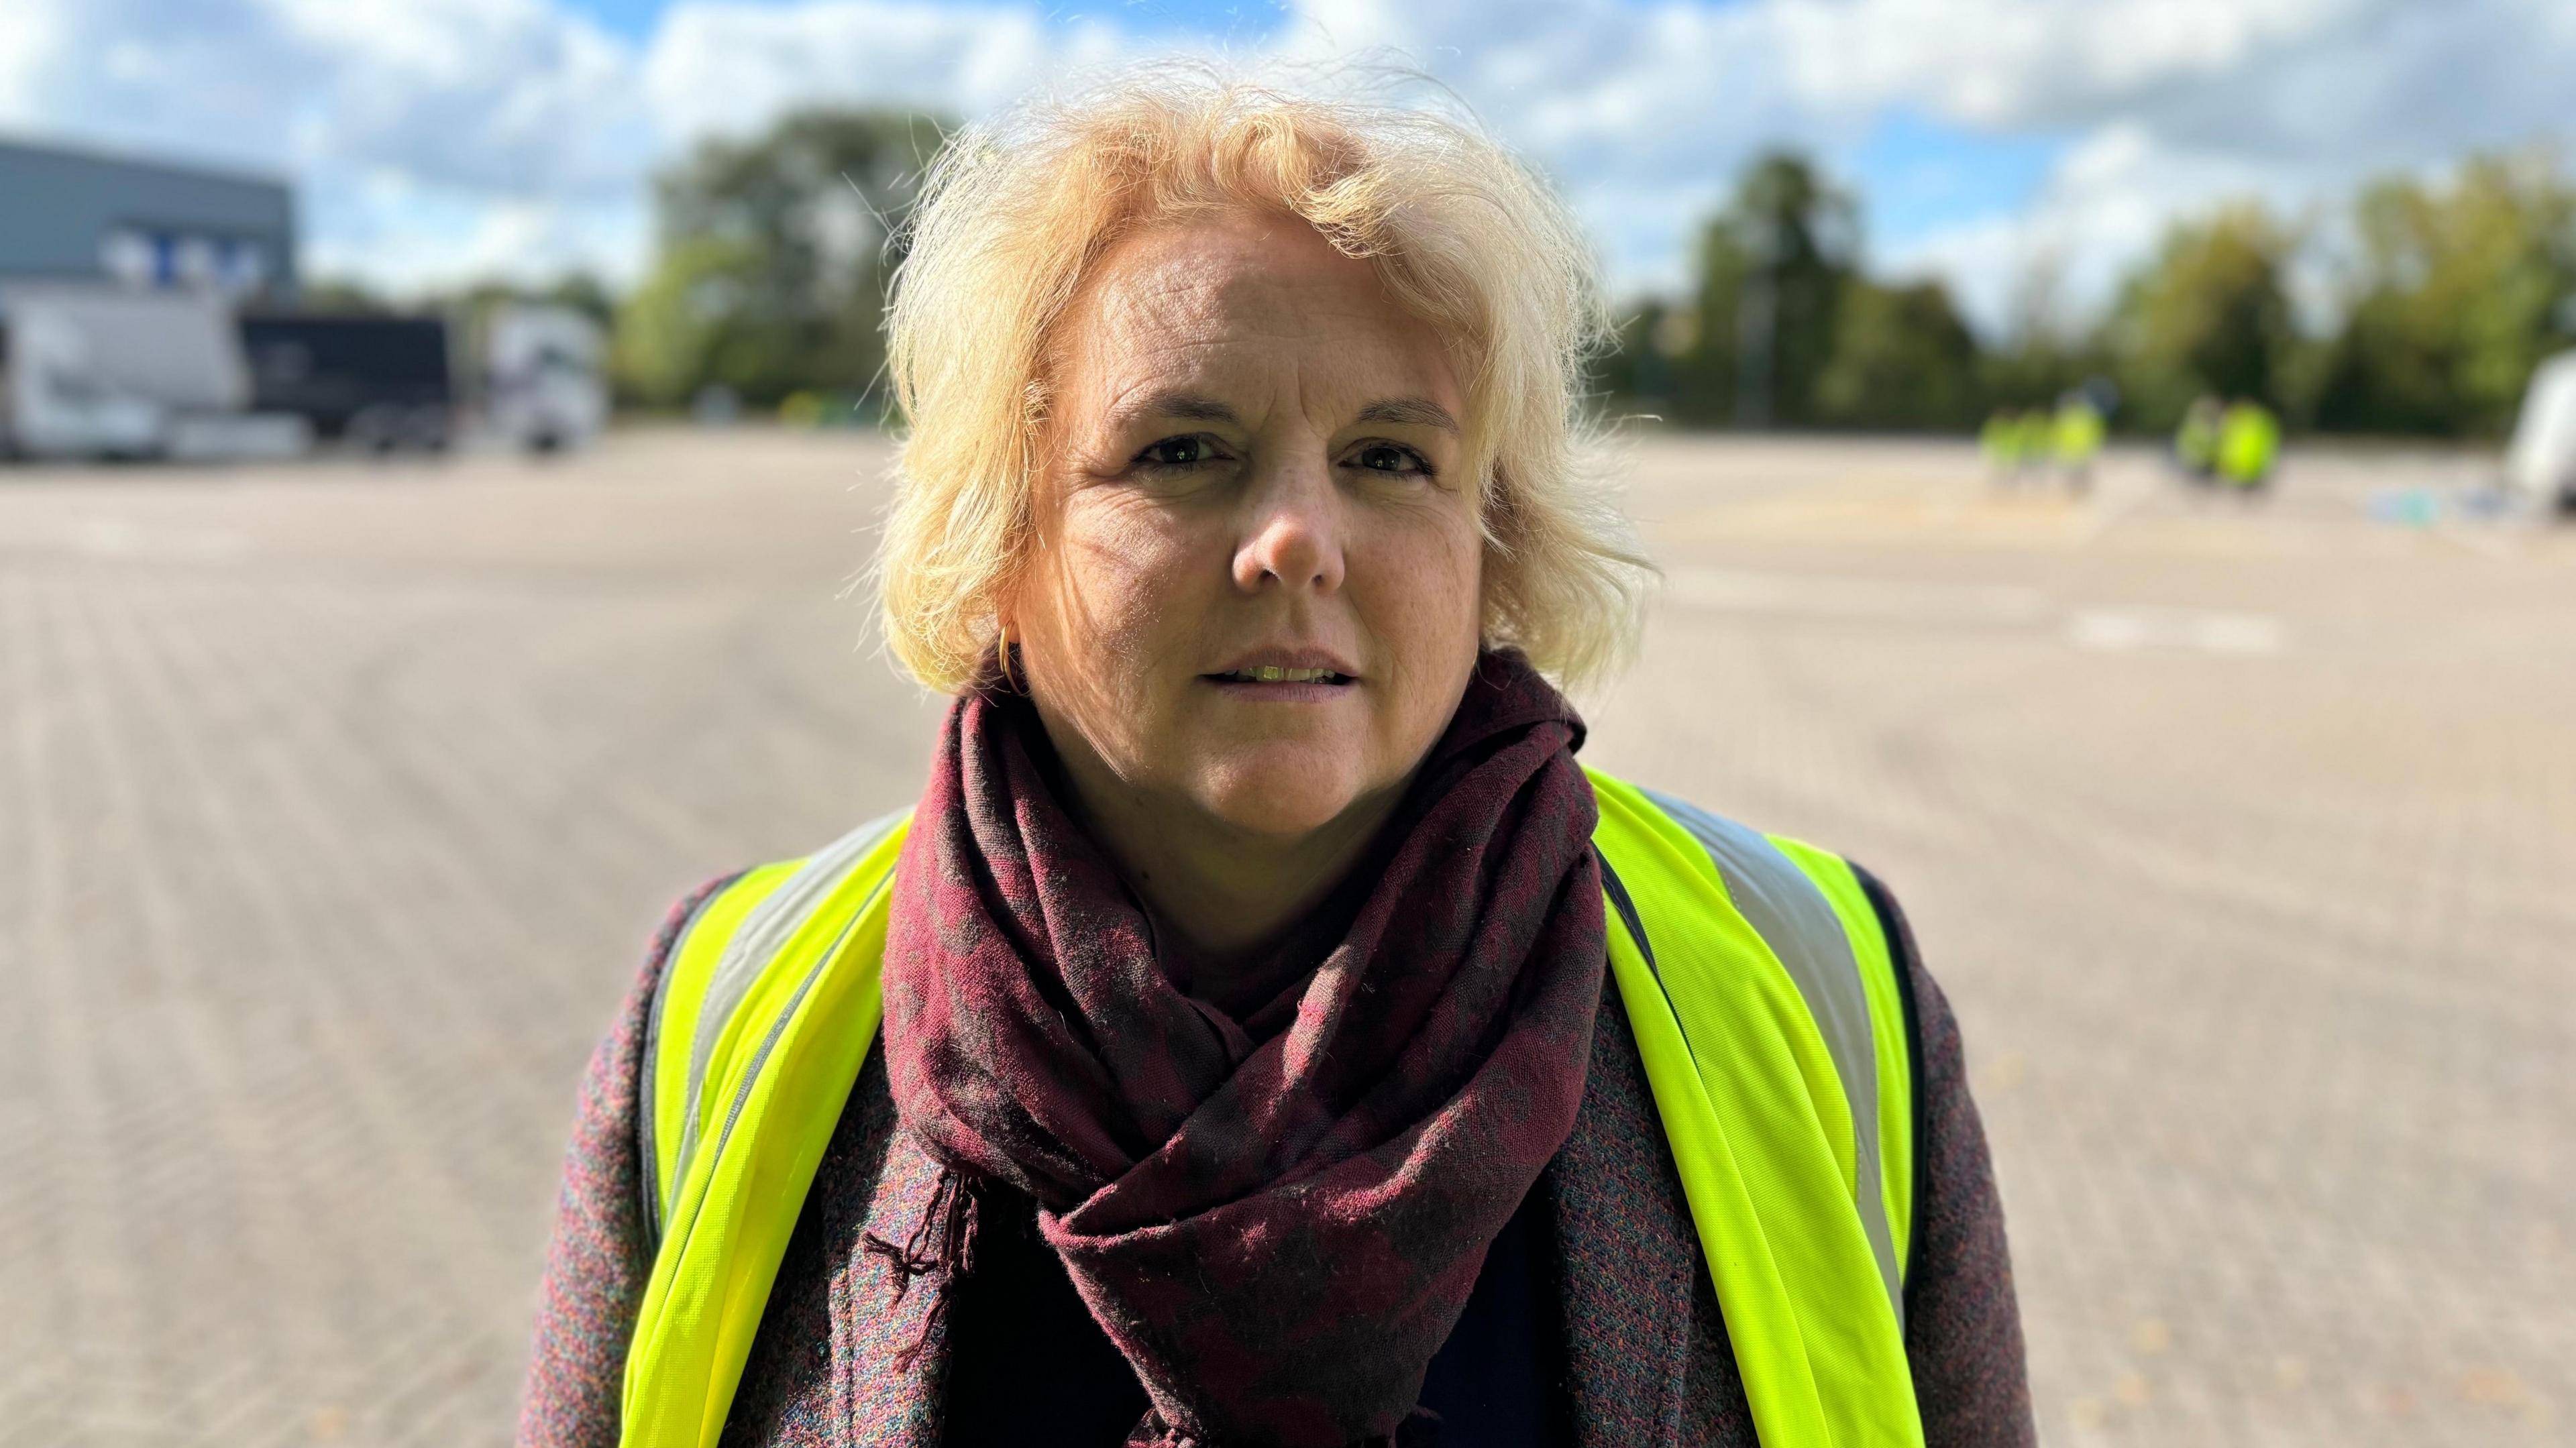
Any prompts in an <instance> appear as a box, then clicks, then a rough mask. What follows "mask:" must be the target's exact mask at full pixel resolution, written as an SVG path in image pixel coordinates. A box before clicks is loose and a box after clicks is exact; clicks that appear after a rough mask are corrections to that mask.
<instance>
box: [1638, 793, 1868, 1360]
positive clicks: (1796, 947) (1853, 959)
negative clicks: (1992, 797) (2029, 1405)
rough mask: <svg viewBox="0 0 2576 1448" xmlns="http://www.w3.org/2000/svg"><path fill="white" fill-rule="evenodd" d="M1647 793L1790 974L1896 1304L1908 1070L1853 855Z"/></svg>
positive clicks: (1866, 1216) (1863, 1217)
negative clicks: (1825, 1067) (1836, 1093)
mask: <svg viewBox="0 0 2576 1448" xmlns="http://www.w3.org/2000/svg"><path fill="white" fill-rule="evenodd" d="M1638 793H1640V794H1642V795H1644V796H1645V797H1646V798H1647V799H1648V800H1650V801H1652V802H1653V803H1654V804H1655V805H1656V807H1658V808H1660V809H1661V810H1662V811H1663V812H1664V813H1665V814H1666V815H1667V816H1669V817H1670V818H1671V819H1672V820H1673V821H1674V822H1675V823H1676V824H1679V825H1680V826H1681V827H1682V828H1683V829H1685V830H1687V831H1689V832H1690V834H1691V836H1692V838H1694V839H1696V840H1698V841H1699V842H1700V844H1701V845H1702V846H1703V847H1704V848H1706V849H1707V851H1708V856H1709V862H1710V863H1711V864H1712V865H1714V866H1716V868H1717V873H1718V878H1719V880H1720V882H1721V883H1722V884H1723V885H1724V886H1725V889H1726V894H1727V898H1728V899H1729V900H1730V901H1732V902H1733V903H1734V905H1735V908H1736V909H1738V910H1740V911H1742V912H1743V913H1744V918H1745V920H1746V921H1747V922H1748V923H1750V924H1751V925H1752V926H1753V928H1754V931H1755V932H1756V933H1757V934H1759V935H1760V936H1761V937H1762V939H1763V942H1764V943H1765V944H1767V945H1769V946H1770V947H1771V950H1772V953H1773V954H1775V955H1777V956H1778V957H1779V959H1780V964H1781V966H1782V968H1784V969H1786V970H1787V971H1788V972H1789V977H1790V979H1791V980H1793V981H1794V982H1796V984H1797V987H1798V994H1799V995H1800V996H1801V997H1803V998H1804V999H1805V1001H1806V1003H1807V1013H1808V1014H1809V1015H1811V1016H1813V1017H1815V1020H1816V1027H1817V1029H1818V1031H1820V1032H1821V1033H1822V1034H1823V1037H1824V1043H1825V1049H1826V1050H1827V1051H1828V1052H1830V1053H1831V1054H1832V1056H1833V1059H1834V1072H1835V1074H1836V1076H1838V1077H1839V1078H1840V1079H1841V1081H1842V1085H1843V1097H1844V1100H1845V1101H1846V1103H1848V1105H1849V1106H1850V1108H1851V1116H1852V1121H1853V1123H1854V1130H1855V1133H1856V1141H1855V1145H1856V1147H1857V1148H1858V1149H1857V1150H1856V1151H1855V1153H1854V1160H1855V1164H1856V1166H1857V1168H1858V1172H1857V1176H1858V1180H1857V1183H1856V1186H1857V1189H1858V1191H1859V1192H1860V1193H1861V1194H1862V1200H1863V1201H1864V1202H1867V1203H1873V1204H1875V1205H1874V1209H1871V1210H1865V1211H1864V1212H1863V1213H1862V1219H1863V1224H1864V1225H1865V1226H1866V1227H1868V1229H1869V1232H1870V1248H1871V1250H1872V1252H1873V1253H1874V1254H1876V1256H1877V1257H1878V1259H1879V1272H1880V1275H1881V1276H1882V1277H1884V1278H1885V1279H1886V1281H1887V1284H1888V1290H1889V1293H1890V1295H1891V1297H1892V1298H1893V1300H1894V1301H1895V1303H1896V1306H1897V1320H1898V1321H1899V1322H1900V1323H1902V1322H1903V1320H1904V1316H1905V1300H1904V1294H1903V1291H1902V1289H1903V1286H1904V1281H1905V1269H1906V1264H1907V1262H1908V1261H1909V1260H1910V1258H1909V1255H1908V1252H1909V1248H1910V1246H1911V1240H1910V1239H1911V1236H1912V1227H1913V1218H1914V1102H1913V1089H1912V1088H1913V1081H1914V1078H1915V1075H1916V1072H1915V1070H1914V1063H1913V1060H1912V1054H1913V1047H1912V1044H1911V1039H1912V1038H1911V1036H1910V1034H1909V1033H1908V1032H1907V1030H1906V1026H1905V1021H1906V1011H1905V1008H1904V1004H1903V999H1904V996H1905V995H1906V994H1907V993H1908V992H1907V988H1906V983H1905V981H1904V979H1903V978H1902V976H1901V974H1900V970H1901V962H1900V961H1899V960H1898V958H1897V954H1896V952H1895V950H1894V949H1893V948H1892V947H1891V943H1890V942H1889V940H1888V938H1887V933H1886V931H1885V929H1884V928H1883V927H1882V926H1881V924H1880V922H1879V919H1878V914H1877V911H1876V909H1875V908H1874V907H1873V906H1872V905H1871V904H1870V903H1869V899H1868V896H1867V894H1866V893H1865V892H1864V891H1863V889H1862V887H1861V883H1860V877H1859V875H1858V874H1857V872H1855V871H1854V870H1853V868H1852V866H1851V864H1850V862H1848V861H1846V860H1844V859H1843V858H1842V857H1841V856H1839V855H1835V854H1831V853H1829V852H1827V851H1824V850H1820V849H1818V848H1816V847H1815V846H1813V845H1810V844H1806V843H1804V842H1803V841H1799V840H1794V839H1791V838H1789V837H1788V836H1786V835H1766V834H1763V833H1761V832H1759V831H1757V830H1755V829H1753V828H1751V827H1750V826H1747V825H1741V824H1738V823H1736V822H1735V821H1733V820H1730V819H1726V818H1724V817H1723V816H1720V815H1715V814H1711V813H1709V812H1708V811H1707V810H1704V809H1701V808H1700V807H1699V806H1697V805H1694V804H1690V803H1688V802H1686V801H1683V800H1679V799H1675V798H1673V797H1672V796H1671V795H1668V794H1664V793H1661V792H1659V791H1656V790H1649V789H1641V790H1639V791H1638Z"/></svg>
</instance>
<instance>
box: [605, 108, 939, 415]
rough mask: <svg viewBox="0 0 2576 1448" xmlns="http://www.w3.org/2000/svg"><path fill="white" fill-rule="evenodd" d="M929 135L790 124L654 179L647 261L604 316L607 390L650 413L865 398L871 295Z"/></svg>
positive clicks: (873, 316) (879, 362) (891, 128)
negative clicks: (820, 392) (611, 375)
mask: <svg viewBox="0 0 2576 1448" xmlns="http://www.w3.org/2000/svg"><path fill="white" fill-rule="evenodd" d="M940 129H941V128H940V127H939V125H938V124H937V123H936V122H934V121H931V120H929V119H927V118H924V117H920V116H913V115H905V114H897V113H890V112H882V111H831V110H808V111H800V112H797V113H795V114H792V115H789V116H787V117H786V118H785V119H783V120H781V121H780V122H779V123H778V124H777V125H776V126H774V127H772V128H771V129H770V130H769V131H768V132H767V133H766V134H764V135H761V136H758V137H755V138H753V139H750V140H747V141H710V142H707V143H705V144H704V145H702V146H700V147H699V148H698V150H697V151H696V152H695V153H694V154H693V155H692V156H690V157H689V158H688V159H687V160H686V161H684V162H682V163H681V164H680V165H678V166H677V167H675V168H673V169H672V170H671V171H669V172H667V173H665V174H664V175H663V176H662V177H661V178H660V179H659V181H658V182H657V184H656V188H655V202H656V210H657V221H658V231H659V236H660V249H659V255H658V257H657V259H656V262H655V265H654V269H653V271H652V273H651V274H650V275H649V276H648V277H647V278H646V279H645V281H644V283H643V284H642V285H641V286H639V287H638V288H637V289H636V291H635V293H634V295H633V296H632V297H630V298H629V299H628V300H627V303H626V305H625V306H624V307H623V308H621V309H620V315H619V318H618V322H619V326H618V331H619V336H618V346H617V364H618V374H619V378H620V380H621V382H622V383H623V384H624V385H625V386H626V387H627V388H628V389H629V390H630V391H631V392H632V393H633V394H635V395H637V396H639V397H641V398H642V399H644V400H646V401H648V402H653V403H657V404H664V405H667V404H671V403H676V402H679V401H681V400H683V399H685V398H687V397H688V396H689V395H691V394H692V393H694V392H696V391H697V390H698V389H699V388H701V387H703V386H706V385H709V384H717V385H722V386H725V387H728V388H731V389H732V390H733V391H735V392H736V393H737V394H739V395H740V396H742V397H743V398H744V399H745V400H746V401H749V402H754V403H762V404H766V403H772V402H775V401H777V400H778V399H779V398H780V397H783V396H785V395H786V394H787V393H789V392H792V391H796V390H798V389H800V388H817V389H829V390H847V391H854V392H861V393H865V392H867V391H868V390H870V389H871V388H872V387H873V386H874V385H875V383H876V381H877V377H878V372H879V370H880V368H881V367H882V366H883V364H884V361H885V345H884V338H883V335H882V330H881V328H882V324H883V319H884V311H885V288H886V283H887V280H888V279H889V277H890V276H891V275H892V273H893V268H894V266H895V264H896V263H897V262H898V261H899V259H900V258H899V257H898V256H897V255H896V254H895V252H896V249H897V248H899V247H900V246H901V244H902V238H903V235H904V231H903V222H904V219H905V217H906V216H907V215H908V213H909V210H910V207H911V204H912V199H913V194H914V182H915V180H916V178H917V177H918V176H919V175H920V174H921V172H922V170H923V169H924V168H925V167H926V166H927V165H928V163H929V160H930V157H931V155H932V153H933V152H934V151H935V150H936V149H937V147H938V145H939V141H940Z"/></svg>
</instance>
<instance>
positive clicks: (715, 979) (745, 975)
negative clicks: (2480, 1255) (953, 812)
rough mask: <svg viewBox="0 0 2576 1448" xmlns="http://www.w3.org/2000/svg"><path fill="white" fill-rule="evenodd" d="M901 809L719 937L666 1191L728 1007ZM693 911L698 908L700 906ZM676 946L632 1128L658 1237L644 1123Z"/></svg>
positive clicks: (699, 1127) (682, 1171)
mask: <svg viewBox="0 0 2576 1448" xmlns="http://www.w3.org/2000/svg"><path fill="white" fill-rule="evenodd" d="M905 813H906V812H905V811H903V810H896V811H895V812H893V813H892V814H886V815H880V816H878V817H877V818H875V819H872V820H870V821H868V822H867V823H866V824H863V825H861V826H859V827H858V828H857V829H854V830H852V831H850V832H849V833H848V834H846V835H843V836H841V837H840V838H839V839H837V840H834V841H833V842H832V843H830V844H828V845H825V846H824V847H823V848H822V849H820V850H817V851H815V852H814V853H813V854H812V855H810V856H808V857H807V858H806V861H805V863H804V864H802V865H800V866H798V867H797V869H796V872H795V873H794V874H792V875H789V876H788V877H787V878H786V879H785V880H784V881H782V882H780V884H779V886H778V888H777V889H775V890H772V891H770V892H769V894H768V895H766V896H764V897H762V899H761V901H760V903H759V904H757V905H754V906H753V907H751V910H750V912H749V913H748V914H746V915H744V916H743V920H742V925H741V928H739V929H737V930H736V931H734V934H733V939H731V940H729V941H727V942H725V950H724V954H723V955H722V956H720V957H718V958H717V960H716V967H715V969H714V971H712V972H711V973H709V975H708V977H707V994H706V999H705V1000H704V1001H702V1002H701V1003H700V1004H699V1006H698V1023H697V1030H696V1032H695V1034H694V1035H693V1037H692V1038H691V1040H690V1042H689V1072H688V1076H687V1078H686V1080H687V1090H686V1094H685V1098H684V1100H685V1105H686V1107H687V1114H686V1115H685V1116H684V1117H682V1119H681V1126H680V1145H679V1151H678V1153H677V1154H676V1155H675V1156H674V1157H673V1158H672V1162H673V1165H672V1169H671V1189H672V1190H673V1191H677V1190H679V1185H680V1183H682V1182H684V1181H686V1180H688V1177H689V1157H690V1156H691V1154H692V1153H693V1152H695V1151H696V1149H697V1145H698V1141H699V1138H700V1137H701V1136H702V1135H703V1134H704V1129H705V1124H704V1123H703V1122H701V1121H700V1120H699V1119H698V1109H699V1100H698V1098H699V1096H700V1095H701V1094H703V1093H702V1092H701V1090H700V1087H701V1085H702V1084H703V1083H704V1082H705V1080H706V1075H707V1062H708V1061H709V1059H711V1058H712V1057H713V1056H714V1054H715V1048H716V1042H717V1040H718V1039H720V1038H721V1037H722V1036H723V1035H724V1028H725V1024H726V1023H727V1022H728V1021H730V1020H732V1019H733V1013H734V1009H735V1007H737V1006H740V1005H741V1004H742V998H743V997H744V996H746V995H749V994H750V993H751V988H752V986H753V984H754V983H756V982H757V981H758V980H759V979H760V977H761V973H762V972H763V971H765V970H767V969H768V968H769V962H770V961H771V960H772V959H773V958H775V957H776V956H777V954H778V952H779V950H780V949H781V948H782V947H784V946H785V945H786V944H787V940H788V937H790V936H792V935H794V934H795V933H796V930H797V927H798V926H801V925H803V924H804V923H805V917H806V916H807V915H809V914H811V913H812V912H813V909H814V907H815V906H816V905H817V904H819V903H821V901H822V900H823V899H824V897H825V896H827V895H829V894H830V893H831V892H832V890H833V889H834V888H835V887H836V886H838V885H839V884H840V883H841V877H842V876H844V875H847V874H848V873H849V872H850V870H851V868H852V867H854V866H856V865H857V864H858V862H859V861H860V860H862V859H865V858H866V857H867V855H868V852H869V851H871V850H873V849H875V848H876V847H877V845H878V844H879V843H880V842H882V841H883V840H884V839H885V837H886V834H887V833H888V832H889V831H891V830H892V829H893V828H894V827H895V826H896V825H898V824H900V823H902V822H903V818H904V815H905ZM699 908H700V909H701V910H703V909H704V908H705V907H704V906H703V905H702V906H700V907H699ZM690 924H691V925H692V926H695V924H696V921H694V920H692V921H691V922H690ZM682 943H685V936H684V937H683V939H682V941H681V942H675V943H674V944H673V946H672V949H671V954H670V955H669V956H668V957H667V958H666V959H665V960H664V961H663V963H662V979H661V981H660V982H658V983H656V986H655V991H654V994H655V1000H654V1005H653V1015H652V1020H651V1024H650V1025H649V1026H648V1027H647V1031H646V1036H645V1057H644V1071H643V1078H642V1082H641V1087H640V1094H641V1097H642V1116H643V1120H644V1122H645V1123H646V1124H645V1125H643V1126H642V1127H641V1128H640V1129H639V1131H638V1133H637V1138H638V1140H639V1141H640V1142H641V1143H643V1146H644V1150H645V1156H644V1177H645V1184H646V1192H647V1194H648V1195H649V1196H652V1197H654V1198H655V1199H656V1209H655V1211H654V1212H653V1213H652V1214H651V1215H650V1216H649V1217H648V1218H647V1221H646V1226H647V1227H648V1228H650V1229H651V1232H652V1235H653V1236H654V1238H656V1239H657V1240H658V1239H659V1238H660V1236H661V1218H662V1215H663V1212H664V1211H665V1210H666V1209H667V1206H666V1204H663V1203H661V1202H659V1200H658V1199H659V1197H660V1190H659V1181H660V1178H659V1174H658V1173H657V1172H656V1171H655V1168H654V1158H653V1155H652V1149H651V1143H652V1141H653V1136H652V1132H653V1130H654V1128H653V1126H652V1125H651V1124H650V1123H651V1122H652V1119H653V1116H654V1114H655V1110H654V1108H655V1107H656V1105H657V1104H658V1103H659V1102H660V1100H661V1093H660V1090H659V1088H658V1086H657V1084H656V1083H657V1082H658V1080H659V1074H658V1073H659V1071H660V1063H659V1061H658V1060H657V1059H656V1058H657V1057H658V1055H659V1054H660V1051H661V1047H662V1040H661V1034H662V1031H661V1015H662V1003H661V996H662V994H663V990H664V987H666V986H667V985H668V983H669V981H670V979H671V973H672V971H673V970H674V969H675V968H676V967H677V966H678V965H679V961H680V945H681V944H682Z"/></svg>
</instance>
